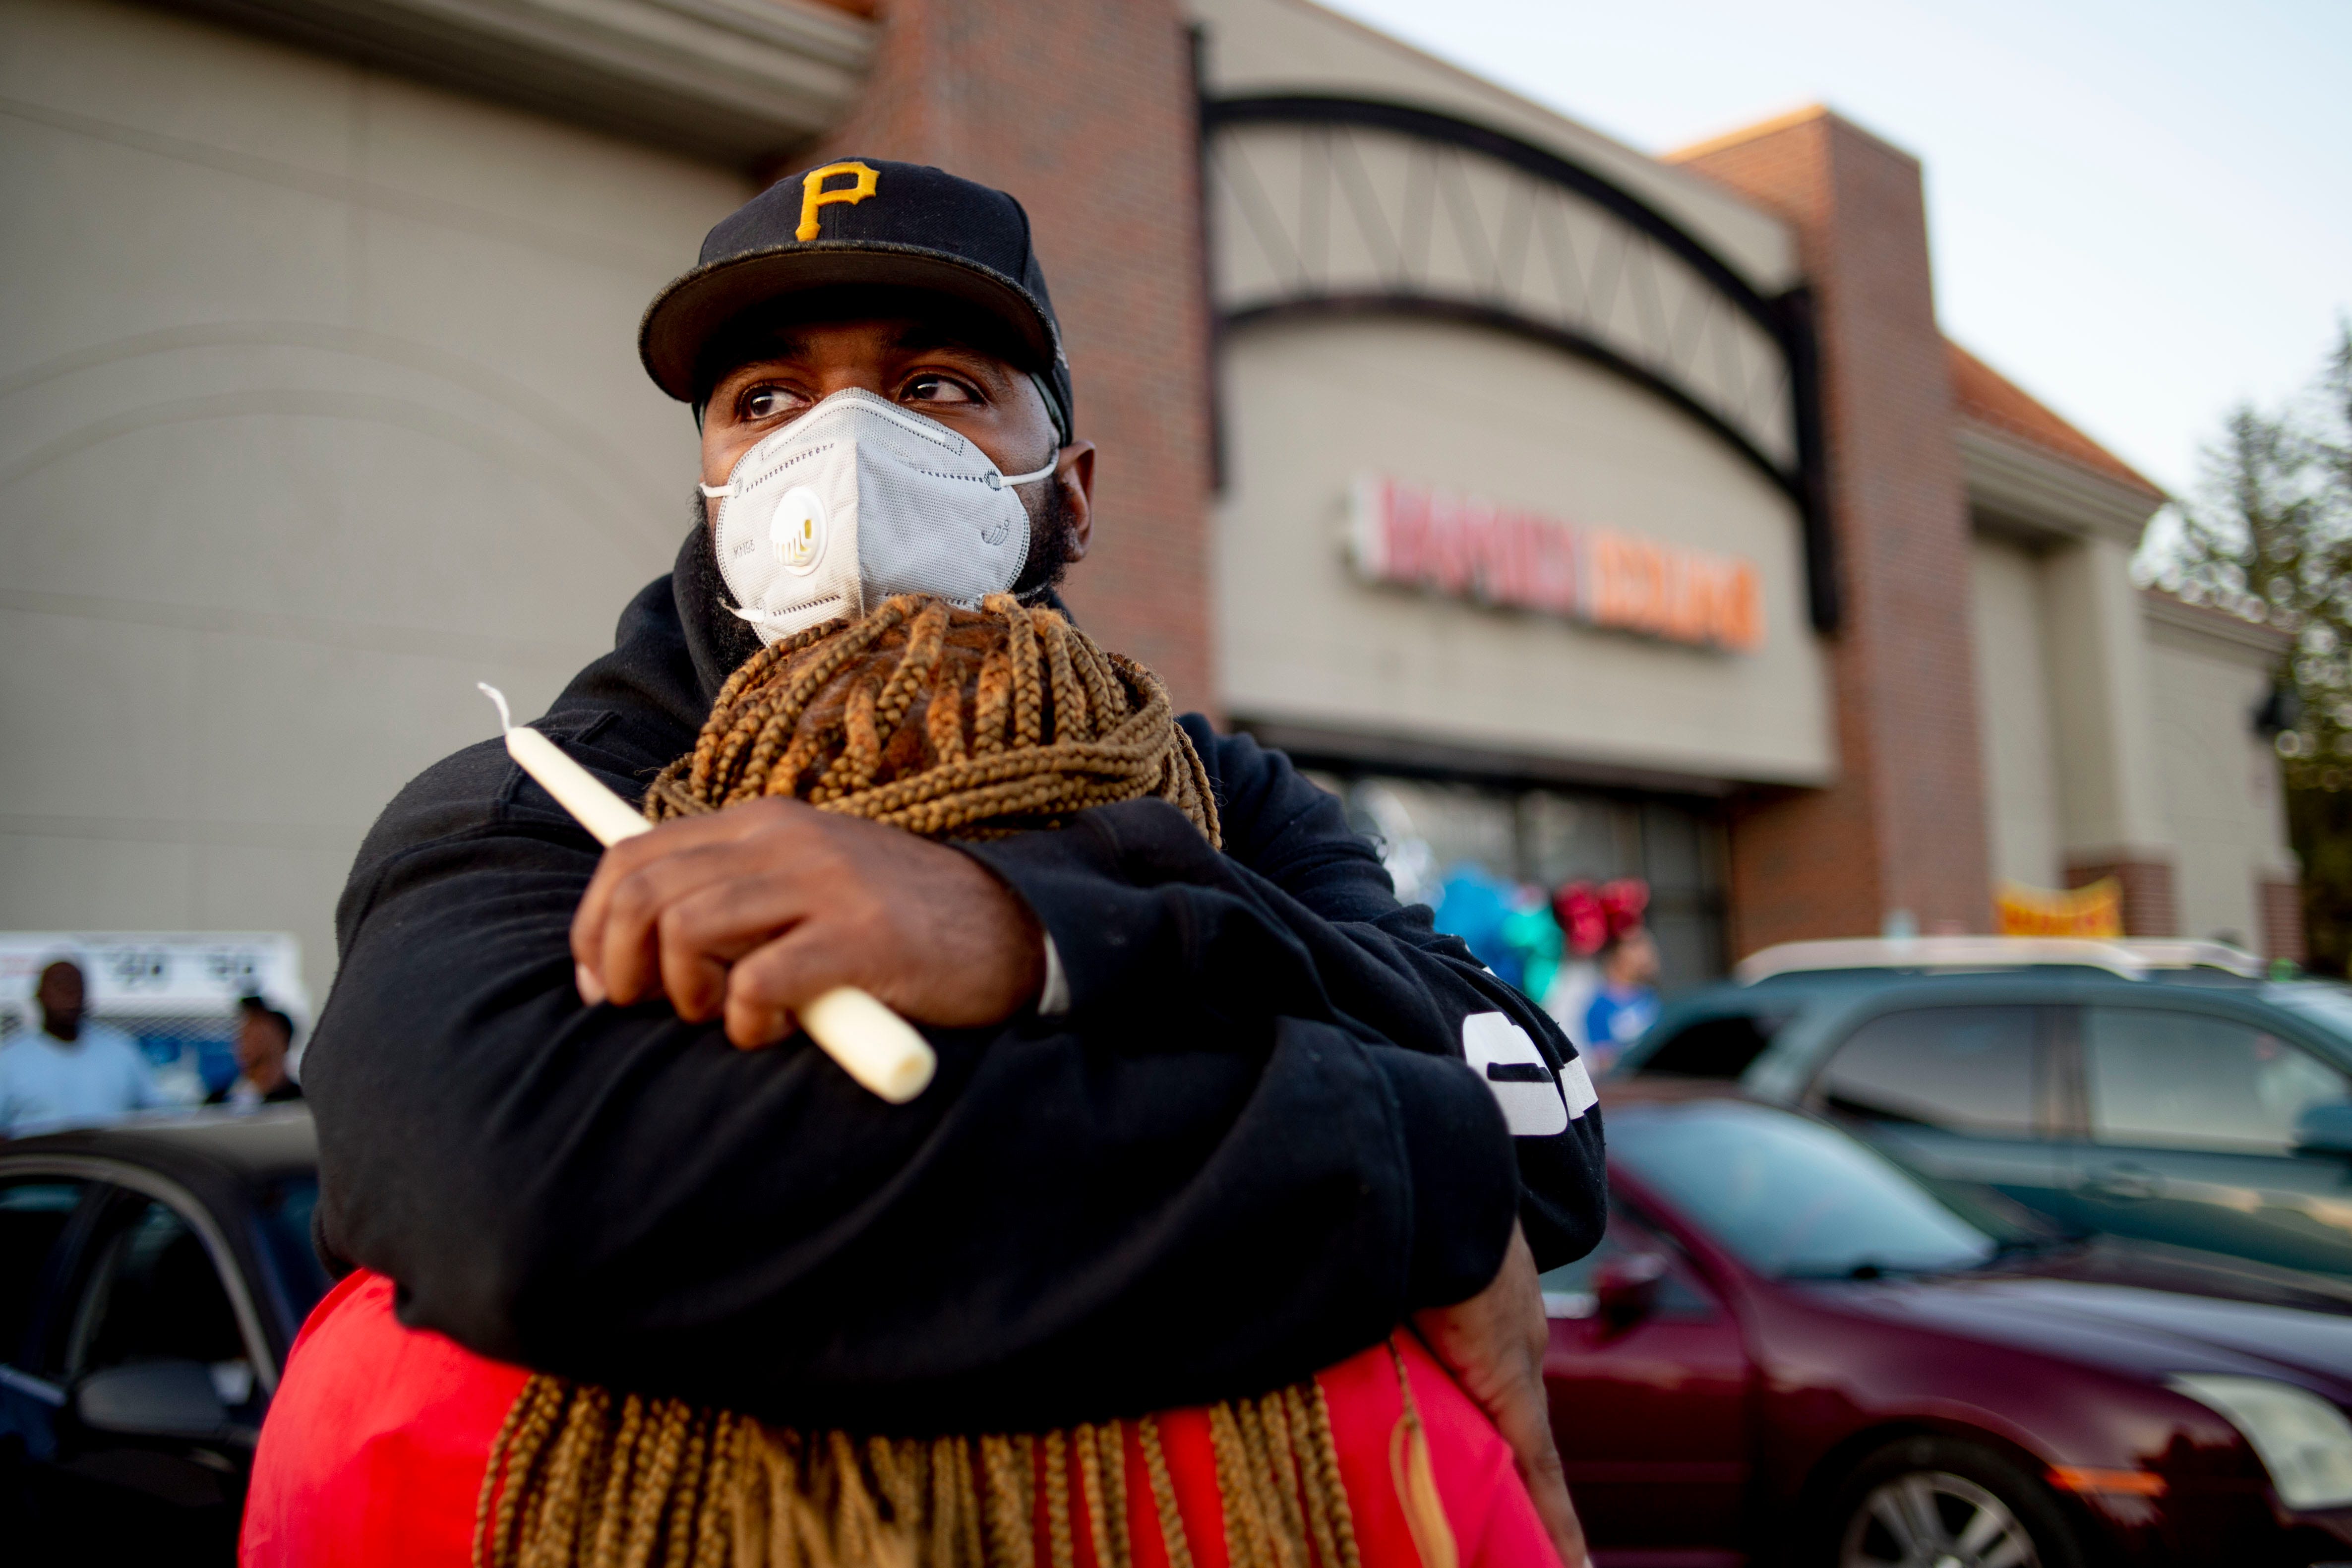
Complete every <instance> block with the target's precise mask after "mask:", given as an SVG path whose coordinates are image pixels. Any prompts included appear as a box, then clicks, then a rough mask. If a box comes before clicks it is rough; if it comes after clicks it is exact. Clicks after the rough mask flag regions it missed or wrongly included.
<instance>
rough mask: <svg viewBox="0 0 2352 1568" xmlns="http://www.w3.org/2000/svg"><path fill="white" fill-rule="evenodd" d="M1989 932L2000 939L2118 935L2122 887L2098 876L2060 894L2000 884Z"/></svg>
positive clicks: (2121, 928) (2019, 884)
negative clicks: (1998, 935) (2013, 937)
mask: <svg viewBox="0 0 2352 1568" xmlns="http://www.w3.org/2000/svg"><path fill="white" fill-rule="evenodd" d="M1993 929H1994V930H1996V931H1999V932H2000V934H2001V935H2003V936H2081V937H2116V936H2121V935H2123V934H2124V885H2123V884H2122V883H2121V882H2119V881H2117V880H2116V879H2115V878H2113V877H2102V878H2100V879H2098V880H2097V881H2095V882H2093V883H2090V884H2089V885H2088V886H2085V887H2081V888H2073V889H2067V890H2066V891H2064V892H2061V891H2059V890H2058V889H2054V888H2029V887H2027V886H2025V885H2024V884H2023V883H2022V882H2003V883H2001V884H2000V889H1999V893H1998V896H1997V897H1995V899H1994V900H1993Z"/></svg>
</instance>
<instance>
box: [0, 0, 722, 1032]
mask: <svg viewBox="0 0 2352 1568" xmlns="http://www.w3.org/2000/svg"><path fill="white" fill-rule="evenodd" d="M0 109H5V114H0V210H5V212H7V213H8V214H9V215H10V216H9V218H8V220H7V221H6V222H5V223H0V276H5V278H6V279H7V287H8V295H7V299H8V305H7V309H6V310H5V312H0V415H5V418H0V733H5V734H6V736H7V737H8V743H7V744H6V746H5V747H0V803H5V805H4V806H0V927H8V928H18V929H24V928H34V929H84V930H103V929H124V928H128V929H139V930H159V929H188V930H205V929H248V930H254V929H257V930H270V931H292V932H294V933H295V934H296V935H297V936H298V937H299V939H300V941H301V942H302V946H303V957H304V968H305V972H306V974H307V977H308V980H309V983H310V987H311V990H312V992H313V994H324V987H325V984H326V981H327V979H328V977H329V975H330V974H331V970H332V963H333V946H332V940H331V917H332V911H333V905H334V900H335V897H336V894H337V893H338V891H339V890H340V889H341V883H342V879H343V875H344V872H345V870H346V869H347V868H348V867H349V864H350V861H351V858H352V852H353V851H354V850H355V849H356V847H357V846H358V844H359V840H360V837H361V835H362V832H363V831H364V830H365V828H366V827H367V825H368V824H369V822H370V821H371V820H372V819H373V817H374V816H375V814H376V813H377V811H378V810H379V809H381V807H382V806H383V804H384V802H385V801H386V800H387V799H388V798H389V797H390V795H392V794H393V792H394V790H395V789H396V788H398V786H399V785H400V784H401V783H402V782H403V781H404V780H405V779H407V778H408V777H409V776H410V775H411V774H413V773H415V772H416V771H417V770H418V769H419V768H421V767H423V766H424V765H425V764H426V763H429V762H431V761H432V760H434V759H435V758H436V757H438V756H440V755H443V754H445V753H446V752H449V751H451V750H454V749H455V748H457V747H458V746H461V745H463V744H466V743H467V742H470V741H474V740H477V739H478V738H480V737H482V736H484V735H486V734H488V733H489V732H490V726H491V722H492V718H491V714H490V711H489V710H488V707H487V705H485V704H484V703H483V701H482V700H481V698H480V697H479V696H478V694H477V693H476V692H475V690H474V682H475V681H476V680H478V679H488V680H490V681H493V682H497V683H499V684H503V685H504V686H505V687H506V689H507V690H508V693H509V696H511V697H512V698H514V699H515V700H516V706H517V709H518V711H519V712H520V713H522V714H526V715H528V714H535V713H537V712H539V711H540V710H541V709H542V708H543V707H544V706H545V704H546V702H547V701H548V700H549V699H550V698H551V696H552V695H553V694H554V693H555V691H556V690H557V689H558V688H559V686H560V685H561V683H562V680H563V679H565V678H566V677H567V676H568V675H569V674H570V673H571V672H572V670H573V669H574V668H577V667H578V666H579V665H580V664H581V663H582V662H583V661H584V660H585V659H587V658H591V657H593V655H594V654H595V653H596V652H597V651H598V650H599V649H600V648H603V647H609V646H610V639H611V635H612V627H613V623H614V617H615V616H616V614H617V612H618V611H619V609H620V607H621V605H623V604H624V603H625V601H626V600H627V598H628V597H629V595H631V594H632V593H634V592H635V590H636V589H637V588H639V587H641V586H642V585H643V584H645V583H646V581H647V580H648V579H649V578H651V577H653V576H654V575H656V574H658V573H660V572H663V571H665V570H667V567H668V564H669V562H670V559H671V556H672V555H673V553H674V552H675V550H676V547H677V542H678V540H679V538H680V537H681V536H682V534H683V531H684V529H685V526H686V523H687V505H688V493H689V492H688V485H689V483H690V481H691V477H692V466H691V465H692V454H693V450H694V447H693V429H692V425H691V422H690V421H689V420H688V417H687V416H686V414H685V413H684V411H683V410H681V409H679V408H678V407H677V405H673V404H671V403H669V402H668V401H667V399H665V398H663V397H662V396H661V395H660V394H658V393H657V392H656V391H655V390H654V389H653V387H652V386H651V385H650V384H647V382H646V379H645V376H644V374H643V373H642V372H641V371H640V370H639V369H638V367H637V364H636V357H635V325H636V320H637V315H638V312H639V311H640V310H642V309H643V307H644V305H645V302H646V299H647V298H649V297H650V295H651V294H652V292H653V290H654V289H656V287H658V286H659V285H660V284H661V283H662V282H663V281H664V280H665V279H667V278H669V277H670V276H672V275H673V274H675V273H676V272H677V271H680V270H682V269H683V268H685V267H687V266H688V265H689V264H690V263H691V261H692V259H693V256H694V251H695V247H696V246H697V245H698V242H699V240H700V237H701V235H702V232H703V230H704V229H705V228H706V227H707V226H709V224H710V223H711V222H712V221H713V220H714V219H715V218H717V217H718V216H720V215H722V214H724V213H725V212H727V211H728V210H729V209H730V207H732V206H733V205H736V204H737V203H738V202H740V200H741V199H742V198H743V196H744V195H747V194H748V188H747V187H746V186H745V185H744V184H741V182H740V179H739V177H738V176H736V175H733V174H729V173H725V172H721V171H718V170H715V169H711V168H706V167H704V166H702V165H699V164H696V163H689V162H687V161H683V160H680V159H676V158H672V157H668V156H666V155H660V154H656V153H648V152H646V151H644V150H641V149H639V148H636V147H634V146H631V145H629V144H626V143H624V142H617V141H611V140H606V139H604V138H601V137H599V136H597V135H594V134H593V133H590V132H583V131H578V130H574V129H572V128H571V127H569V126H565V125H561V124H557V123H554V122H551V121H541V120H539V119H535V118H533V117H531V116H530V115H528V114H524V113H521V112H519V111H514V110H504V109H499V108H494V107H491V106H489V105H487V104H483V103H479V102H477V101H474V100H468V99H465V98H462V97H458V96H456V95H452V94H448V93H445V92H440V91H436V90H434V89H427V88H424V87H420V86H416V85H413V84H411V83H408V82H406V81H404V80H400V79H392V78H387V77H385V76H383V75H381V74H377V73H373V72H370V71H366V70H362V69H360V68H354V67H352V66H349V65H346V64H343V63H341V62H339V61H335V60H331V59H328V58H320V57H314V56H310V55H308V54H305V53H303V52H300V51H299V50H296V49H293V48H290V47H284V46H281V45H278V44H275V43H269V42H265V41H261V40H257V39H254V38H248V37H244V36H242V35H239V34H236V33H234V32H230V31H227V30H224V29H221V28H217V27H215V26H210V25H207V24H204V23H200V22H195V21H191V20H188V19H185V18H183V17H180V16H173V15H171V14H168V13H163V12H158V11H152V10H148V9H145V8H136V7H127V6H121V5H110V4H106V3H104V0H7V3H6V4H5V5H0Z"/></svg>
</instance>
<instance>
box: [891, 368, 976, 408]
mask: <svg viewBox="0 0 2352 1568" xmlns="http://www.w3.org/2000/svg"><path fill="white" fill-rule="evenodd" d="M907 401H908V402H909V403H950V404H953V403H978V402H979V401H980V398H979V396H978V395H977V394H975V393H974V392H973V391H972V390H971V388H970V387H968V386H966V385H965V384H963V383H961V382H960V381H955V380H951V379H950V378H949V377H947V376H944V375H919V376H917V377H916V378H915V379H914V380H912V381H910V382H908V384H907Z"/></svg>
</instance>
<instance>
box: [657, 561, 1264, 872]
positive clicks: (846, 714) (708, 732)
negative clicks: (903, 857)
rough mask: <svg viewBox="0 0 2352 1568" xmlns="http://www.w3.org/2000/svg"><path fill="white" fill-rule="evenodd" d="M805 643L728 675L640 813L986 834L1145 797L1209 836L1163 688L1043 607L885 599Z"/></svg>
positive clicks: (1199, 786)
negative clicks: (813, 819)
mask: <svg viewBox="0 0 2352 1568" xmlns="http://www.w3.org/2000/svg"><path fill="white" fill-rule="evenodd" d="M818 631H819V632H820V633H821V634H822V635H815V636H813V635H811V634H808V633H803V634H802V635H801V636H800V637H795V638H793V639H790V640H788V641H786V642H782V643H779V644H777V645H776V647H772V648H767V649H763V650H762V651H761V654H759V655H757V656H755V657H754V658H752V659H751V660H750V661H748V662H747V663H746V664H745V666H744V668H742V669H741V670H739V671H738V672H737V673H736V675H735V676H733V677H730V679H729V680H728V682H727V684H726V686H725V687H724V688H722V689H721V690H720V692H719V700H718V701H717V702H716V703H715V704H714V705H713V706H712V708H711V711H710V718H709V721H708V722H707V723H706V724H705V725H704V726H703V729H702V733H701V734H700V735H699V736H698V737H697V739H696V741H695V744H694V749H693V751H692V752H688V754H687V755H686V756H683V757H681V758H679V759H678V760H677V762H675V763H671V764H670V765H669V766H668V767H667V768H665V769H663V770H662V773H661V775H660V776H659V777H658V778H656V780H655V781H654V784H653V787H652V788H651V789H649V790H648V791H647V792H646V815H647V816H651V817H652V818H653V819H654V820H655V821H656V822H659V821H666V820H668V819H669V818H672V817H678V816H699V815H702V814H704V813H707V812H709V811H712V810H716V809H719V808H722V807H725V806H728V805H736V804H738V803H740V802H743V801H749V800H757V799H759V798H761V796H763V795H798V796H801V797H803V798H805V799H806V800H807V801H808V802H809V803H810V804H811V805H814V806H816V807H817V809H819V810H820V811H835V812H840V813H843V814H844V815H846V816H864V817H869V818H871V819H873V820H874V821H877V822H882V823H887V824H889V825H890V826H894V827H903V828H906V829H907V830H908V831H909V832H912V833H919V834H921V835H923V836H924V837H932V838H985V837H1000V836H1002V835H1003V834H1006V833H1012V832H1018V831H1021V830H1023V829H1026V828H1038V827H1056V826H1062V825H1063V824H1064V823H1065V822H1066V821H1067V820H1068V819H1069V818H1070V817H1071V816H1073V815H1075V814H1076V813H1077V812H1080V811H1083V810H1085V809H1087V807H1089V806H1095V805H1110V804H1114V803H1116V802H1118V801H1125V800H1135V799H1139V798H1141V797H1144V796H1147V795H1157V796H1159V797H1160V798H1161V799H1163V800H1166V801H1168V802H1169V803H1170V804H1171V805H1175V806H1176V807H1177V809H1179V810H1180V811H1182V812H1183V813H1184V814H1185V816H1188V817H1190V818H1191V819H1192V822H1193V823H1194V825H1195V826H1198V827H1199V828H1200V829H1201V831H1202V833H1203V834H1204V835H1206V836H1207V837H1208V839H1209V841H1210V842H1211V843H1212V844H1215V843H1217V842H1218V841H1219V826H1218V821H1217V807H1216V800H1215V795H1214V792H1213V789H1212V788H1211V786H1210V784H1209V778H1208V771H1207V769H1206V768H1205V767H1204V766H1203V765H1202V762H1201V758H1200V754H1199V753H1198V752H1196V751H1194V750H1193V747H1192V740H1191V739H1190V737H1188V736H1187V735H1186V734H1185V733H1184V731H1182V729H1181V728H1180V727H1179V726H1178V725H1177V724H1176V722H1175V713H1174V710H1173V708H1172V707H1171V704H1170V702H1169V700H1168V693H1167V690H1166V689H1165V688H1164V687H1162V686H1161V685H1160V680H1159V679H1158V678H1157V677H1156V676H1154V675H1153V674H1152V673H1151V672H1150V670H1148V669H1145V668H1143V667H1142V666H1141V665H1139V664H1136V663H1134V662H1133V661H1132V660H1129V659H1125V658H1119V657H1118V655H1116V654H1107V653H1105V652H1103V651H1102V650H1101V649H1100V648H1098V647H1096V646H1095V645H1094V643H1093V642H1092V641H1091V640H1090V639H1089V638H1088V637H1087V635H1086V634H1085V633H1084V632H1081V631H1080V630H1078V628H1077V627H1076V626H1072V625H1071V624H1070V623H1069V622H1068V621H1067V620H1066V619H1065V618H1064V617H1063V616H1060V615H1058V614H1056V613H1055V611H1052V610H1049V609H1046V610H1032V609H1029V608H1027V607H1025V606H1024V605H1021V604H1020V603H1019V602H1018V601H1017V600H1015V599H1013V597H1011V596H1010V595H1003V594H998V595H992V596H990V597H989V598H988V599H987V600H986V601H985V602H984V603H983V604H982V607H981V608H980V610H978V611H977V612H974V611H969V610H959V609H955V608H953V607H952V606H950V605H947V604H945V603H944V602H942V601H940V600H938V599H927V598H923V597H920V596H918V595H900V596H899V597H897V598H894V599H890V600H887V601H886V602H885V603H884V604H883V605H881V606H879V607H878V608H877V609H876V610H875V611H874V612H873V613H871V614H870V615H868V616H866V617H865V618H864V619H862V620H858V621H855V622H850V621H835V622H832V623H829V624H828V625H827V626H824V627H821V628H818ZM811 774H814V782H810V775H811Z"/></svg>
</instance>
